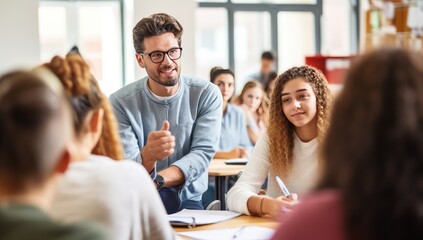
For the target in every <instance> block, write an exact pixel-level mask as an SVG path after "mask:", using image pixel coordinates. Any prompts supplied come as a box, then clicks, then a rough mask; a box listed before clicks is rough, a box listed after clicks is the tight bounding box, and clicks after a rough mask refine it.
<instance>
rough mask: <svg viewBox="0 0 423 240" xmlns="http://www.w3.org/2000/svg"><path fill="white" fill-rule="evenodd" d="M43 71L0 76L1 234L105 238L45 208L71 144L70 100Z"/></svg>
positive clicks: (38, 239) (37, 239)
mask: <svg viewBox="0 0 423 240" xmlns="http://www.w3.org/2000/svg"><path fill="white" fill-rule="evenodd" d="M44 71H47V72H48V70H44ZM44 71H43V70H41V69H38V70H37V73H40V74H35V73H33V72H23V71H22V72H18V71H15V72H10V73H8V74H6V75H3V76H1V77H0V238H1V239H7V240H15V239H16V240H20V239H33V240H45V239H49V240H54V239H55V240H65V239H75V240H78V239H80V240H82V239H84V240H95V239H105V237H104V235H103V234H102V233H101V231H100V230H99V229H98V228H97V227H95V226H93V225H87V224H84V225H82V224H79V225H76V224H72V225H64V224H60V223H56V222H54V221H53V220H51V219H50V218H49V217H48V216H47V215H46V214H45V213H44V211H45V210H46V209H48V208H49V206H50V203H51V198H52V195H53V191H54V189H55V187H56V185H57V182H58V181H59V179H60V177H61V176H62V174H63V173H64V172H65V171H66V169H67V166H68V164H69V161H70V152H71V150H70V149H71V148H72V147H71V146H72V145H71V137H72V125H71V113H70V110H69V105H68V103H67V101H66V99H65V98H64V97H63V94H62V92H60V88H56V87H57V86H60V85H58V84H57V83H58V82H57V79H55V77H54V75H52V74H51V73H50V75H49V74H41V72H44ZM55 81H56V82H55ZM50 82H53V83H52V85H50ZM54 83H55V84H54ZM58 133H60V134H58Z"/></svg>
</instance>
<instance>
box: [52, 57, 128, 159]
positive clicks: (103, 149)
mask: <svg viewBox="0 0 423 240" xmlns="http://www.w3.org/2000/svg"><path fill="white" fill-rule="evenodd" d="M45 66H46V67H47V68H49V69H50V70H51V71H52V72H53V73H54V74H56V75H57V77H58V78H59V80H60V81H61V83H62V85H63V87H64V90H65V92H66V95H67V96H68V97H69V100H70V103H71V105H72V110H73V112H74V128H75V132H76V134H77V135H79V134H81V132H82V130H83V129H82V127H83V122H84V119H85V118H86V116H87V114H88V113H89V112H90V111H91V110H96V109H99V108H102V109H103V110H104V116H103V128H102V132H101V137H100V139H99V141H98V142H97V145H96V146H95V147H94V149H92V153H93V154H98V155H104V156H108V157H110V158H112V159H115V160H118V159H123V147H122V144H121V141H120V137H119V135H118V126H117V122H116V118H115V116H114V114H113V111H112V108H111V106H110V103H109V101H108V99H107V97H106V96H105V95H104V94H103V93H102V92H101V90H100V87H99V86H98V83H97V81H96V80H95V78H94V77H93V76H92V75H91V73H90V70H89V66H88V64H87V63H86V62H85V61H84V59H83V58H82V57H81V56H80V55H79V54H76V53H72V54H68V55H67V56H66V57H65V58H62V57H59V56H55V57H53V59H51V61H50V62H49V63H46V64H45Z"/></svg>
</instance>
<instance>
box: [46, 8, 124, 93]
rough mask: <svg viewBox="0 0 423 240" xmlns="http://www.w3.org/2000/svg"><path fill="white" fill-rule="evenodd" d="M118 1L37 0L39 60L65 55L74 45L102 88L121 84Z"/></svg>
mask: <svg viewBox="0 0 423 240" xmlns="http://www.w3.org/2000/svg"><path fill="white" fill-rule="evenodd" d="M120 12H121V3H120V1H118V0H115V1H41V3H40V7H39V28H40V31H39V32H40V45H41V46H40V51H41V60H42V61H48V60H50V59H51V58H52V57H53V56H54V55H65V54H66V53H67V52H68V51H69V49H70V48H71V47H72V46H74V45H76V46H78V48H79V50H80V52H81V54H82V56H83V57H84V58H85V60H86V61H87V62H88V64H89V65H90V68H91V71H92V73H93V75H94V77H95V78H96V79H97V80H98V82H99V84H100V87H101V89H102V91H103V92H104V93H105V94H106V95H109V94H111V93H112V92H114V91H116V90H117V89H119V88H120V87H122V85H123V81H122V80H123V62H122V30H121V26H122V25H121V14H120Z"/></svg>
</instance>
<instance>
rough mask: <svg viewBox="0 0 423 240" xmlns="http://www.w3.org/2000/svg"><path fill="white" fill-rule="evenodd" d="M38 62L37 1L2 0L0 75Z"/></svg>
mask: <svg viewBox="0 0 423 240" xmlns="http://www.w3.org/2000/svg"><path fill="white" fill-rule="evenodd" d="M39 61H40V47H39V40H38V0H1V1H0V74H1V73H3V72H5V71H9V70H11V69H15V68H21V67H25V68H27V67H31V66H34V65H36V64H38V63H39Z"/></svg>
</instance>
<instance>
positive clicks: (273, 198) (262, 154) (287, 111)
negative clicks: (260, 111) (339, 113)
mask: <svg viewBox="0 0 423 240" xmlns="http://www.w3.org/2000/svg"><path fill="white" fill-rule="evenodd" d="M330 99H331V94H330V92H329V89H328V84H327V80H326V78H325V77H324V76H323V74H322V73H321V72H320V71H319V70H316V69H315V68H313V67H309V66H301V67H293V68H291V69H289V70H287V71H286V72H284V73H283V74H281V75H280V76H279V77H278V79H277V83H276V86H275V90H274V92H273V94H272V99H271V104H270V113H269V127H268V129H267V132H266V133H265V134H263V136H262V137H261V138H260V140H259V141H258V142H257V144H256V147H255V149H254V151H253V153H252V156H251V158H250V161H249V163H248V164H247V166H246V168H245V170H244V171H243V173H242V175H241V178H240V179H239V180H238V182H237V183H236V184H235V186H234V187H233V188H232V189H231V190H230V191H229V193H228V207H229V209H230V210H233V211H237V212H242V213H244V214H256V215H271V216H272V217H277V216H278V215H279V214H280V213H281V209H285V207H290V206H291V205H293V204H295V203H296V201H297V199H296V198H297V195H296V194H299V195H303V194H305V193H307V192H308V191H309V190H310V189H311V188H312V187H313V184H314V183H315V181H316V177H317V173H318V165H319V161H318V153H317V145H318V144H319V142H320V141H321V139H322V138H323V136H324V132H325V129H326V128H327V126H328V115H329V105H330ZM267 176H268V189H267V192H266V195H258V194H257V193H258V192H259V190H260V186H261V184H262V183H263V181H264V180H265V178H266V177H267ZM276 176H279V177H280V178H281V179H282V180H283V182H285V184H286V186H287V187H288V189H289V190H290V191H291V192H292V193H296V194H292V195H291V196H290V197H283V193H282V191H281V189H280V188H279V186H278V184H277V182H276V180H275V177H276Z"/></svg>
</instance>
